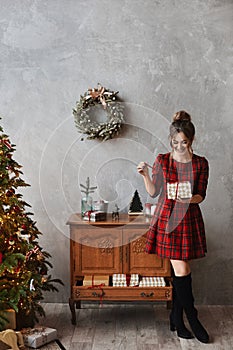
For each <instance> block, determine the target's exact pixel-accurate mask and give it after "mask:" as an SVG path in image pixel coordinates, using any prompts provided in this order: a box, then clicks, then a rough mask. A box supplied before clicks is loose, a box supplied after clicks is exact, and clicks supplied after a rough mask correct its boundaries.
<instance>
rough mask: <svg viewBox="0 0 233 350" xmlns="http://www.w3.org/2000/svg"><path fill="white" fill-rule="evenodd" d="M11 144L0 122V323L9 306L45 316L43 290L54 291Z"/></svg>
mask: <svg viewBox="0 0 233 350" xmlns="http://www.w3.org/2000/svg"><path fill="white" fill-rule="evenodd" d="M14 151H15V145H13V144H11V143H10V141H9V137H8V136H7V135H5V134H4V133H3V129H2V127H1V126H0V327H1V326H3V324H4V321H5V314H4V310H6V309H9V308H11V309H12V308H13V309H14V310H15V311H16V314H17V315H24V316H27V315H30V318H31V319H33V320H37V316H38V315H40V316H45V312H44V309H43V307H42V306H41V305H40V302H41V300H43V292H44V291H58V289H57V288H56V287H55V286H54V283H60V284H63V283H62V282H61V281H60V280H59V279H52V278H51V275H48V269H49V268H52V265H51V263H50V262H49V261H48V259H49V258H50V257H51V255H50V254H49V253H48V252H46V251H44V250H43V249H42V248H41V247H40V245H39V243H38V238H39V235H41V234H42V233H41V232H40V231H39V230H38V229H37V227H36V222H35V221H33V220H32V218H31V216H32V215H33V214H32V213H31V212H28V211H27V210H28V208H29V207H30V205H29V204H27V203H26V202H25V201H24V200H23V199H22V194H20V193H18V188H19V187H25V186H29V185H28V184H27V183H25V182H24V180H23V179H22V178H21V175H22V174H23V173H22V171H21V166H20V165H19V164H18V163H17V162H16V161H15V160H13V157H12V156H13V152H14Z"/></svg>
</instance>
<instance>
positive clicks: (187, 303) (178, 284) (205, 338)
mask: <svg viewBox="0 0 233 350" xmlns="http://www.w3.org/2000/svg"><path fill="white" fill-rule="evenodd" d="M173 285H174V287H175V290H176V293H177V298H178V300H179V302H180V304H181V305H182V306H183V308H184V311H185V313H186V316H187V319H188V321H189V324H190V327H191V328H192V331H193V333H194V335H195V337H196V338H197V339H198V340H199V341H200V342H202V343H208V342H209V335H208V333H207V331H206V330H205V328H204V327H203V326H202V324H201V322H200V321H199V320H198V318H197V310H196V309H195V307H194V298H193V293H192V278H191V273H190V274H189V275H187V276H182V277H177V276H174V278H173Z"/></svg>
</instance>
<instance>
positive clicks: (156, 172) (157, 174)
mask: <svg viewBox="0 0 233 350" xmlns="http://www.w3.org/2000/svg"><path fill="white" fill-rule="evenodd" d="M161 158H162V155H161V154H159V155H158V156H157V157H156V159H155V162H154V164H153V169H152V183H153V184H154V186H155V194H154V196H153V197H157V196H158V195H159V193H160V192H161V188H162V184H163V171H162V164H161Z"/></svg>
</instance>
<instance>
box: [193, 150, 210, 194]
mask: <svg viewBox="0 0 233 350" xmlns="http://www.w3.org/2000/svg"><path fill="white" fill-rule="evenodd" d="M208 178H209V164H208V161H207V160H206V158H204V157H202V158H201V164H200V174H199V177H198V183H197V190H196V194H199V195H200V196H202V198H203V199H205V196H206V189H207V185H208Z"/></svg>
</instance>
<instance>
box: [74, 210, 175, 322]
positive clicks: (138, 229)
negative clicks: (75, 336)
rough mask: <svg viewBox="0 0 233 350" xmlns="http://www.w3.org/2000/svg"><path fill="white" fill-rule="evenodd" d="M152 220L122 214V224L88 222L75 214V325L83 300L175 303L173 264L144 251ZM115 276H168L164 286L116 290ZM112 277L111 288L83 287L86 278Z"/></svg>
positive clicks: (107, 221)
mask: <svg viewBox="0 0 233 350" xmlns="http://www.w3.org/2000/svg"><path fill="white" fill-rule="evenodd" d="M149 223H150V218H146V217H144V216H136V217H135V216H128V215H127V214H120V220H119V221H112V219H111V217H110V216H109V217H108V218H107V220H106V221H101V222H88V221H84V220H82V218H81V216H80V215H79V214H73V215H71V217H70V218H69V220H68V222H67V224H68V225H69V226H70V282H71V291H70V293H71V294H70V299H69V305H70V310H71V314H72V324H76V315H75V306H76V307H77V308H80V307H81V301H82V300H89V301H93V300H96V301H98V302H104V301H166V302H167V306H169V304H170V301H171V300H172V286H171V269H170V262H169V260H166V259H161V258H158V257H157V256H156V255H154V254H147V253H145V251H144V247H145V242H146V237H145V234H146V232H147V230H148V227H149ZM113 274H127V275H131V274H139V275H140V276H159V277H165V281H166V286H164V287H130V286H129V287H113V286H112V283H111V276H112V275H113ZM98 275H108V276H110V284H109V286H98V285H95V284H93V285H92V286H91V287H90V286H89V287H88V286H83V278H84V276H92V279H93V276H98Z"/></svg>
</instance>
